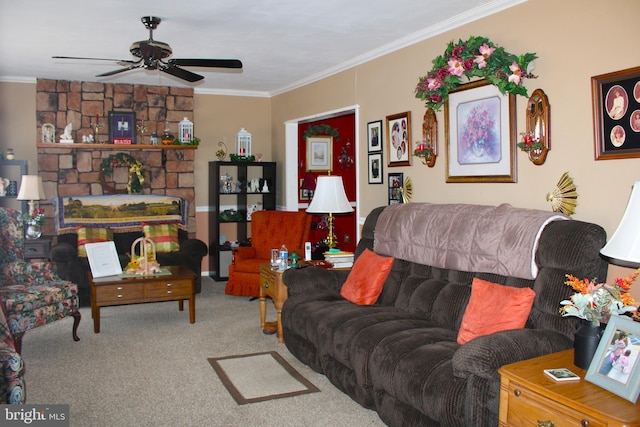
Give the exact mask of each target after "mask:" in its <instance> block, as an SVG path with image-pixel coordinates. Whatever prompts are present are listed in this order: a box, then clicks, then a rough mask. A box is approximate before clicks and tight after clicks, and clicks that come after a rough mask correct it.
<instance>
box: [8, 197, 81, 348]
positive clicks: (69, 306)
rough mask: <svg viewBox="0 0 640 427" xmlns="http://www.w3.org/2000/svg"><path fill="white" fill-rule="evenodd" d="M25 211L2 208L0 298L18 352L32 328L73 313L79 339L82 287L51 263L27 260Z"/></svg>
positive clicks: (76, 336) (76, 338)
mask: <svg viewBox="0 0 640 427" xmlns="http://www.w3.org/2000/svg"><path fill="white" fill-rule="evenodd" d="M20 217H21V213H20V212H19V211H16V210H14V209H8V208H0V300H1V301H2V303H3V305H4V308H5V313H6V317H7V322H8V324H9V329H10V331H11V333H12V334H13V338H14V342H15V348H16V350H17V351H18V353H19V352H20V351H21V347H22V336H23V335H24V333H25V332H26V331H28V330H29V329H32V328H35V327H38V326H43V325H46V324H47V323H51V322H53V321H56V320H58V319H62V318H64V317H66V316H69V315H70V316H73V318H74V321H73V339H74V340H75V341H79V340H80V338H78V334H77V331H78V325H79V324H80V312H79V311H78V287H77V286H76V285H75V284H73V283H72V282H68V281H66V280H62V279H60V278H59V277H58V276H57V275H56V273H55V271H54V265H53V263H51V262H47V261H41V262H25V261H24V259H23V251H24V230H23V227H24V225H23V223H22V220H21V218H20Z"/></svg>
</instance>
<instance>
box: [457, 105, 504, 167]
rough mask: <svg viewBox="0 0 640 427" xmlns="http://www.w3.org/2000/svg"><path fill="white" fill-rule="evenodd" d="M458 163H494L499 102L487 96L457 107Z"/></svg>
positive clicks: (497, 155) (497, 156)
mask: <svg viewBox="0 0 640 427" xmlns="http://www.w3.org/2000/svg"><path fill="white" fill-rule="evenodd" d="M457 117H458V120H457V123H458V126H457V127H458V128H457V136H458V163H459V164H461V165H467V164H481V163H498V162H500V160H501V158H502V153H501V149H500V148H501V147H500V99H499V98H498V97H489V98H484V99H478V100H474V101H470V102H463V103H460V104H459V105H458V106H457Z"/></svg>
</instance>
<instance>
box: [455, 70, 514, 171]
mask: <svg viewBox="0 0 640 427" xmlns="http://www.w3.org/2000/svg"><path fill="white" fill-rule="evenodd" d="M444 120H445V121H444V130H445V145H446V155H447V158H446V160H447V179H446V182H516V181H517V178H516V149H515V147H516V99H515V96H514V95H511V94H507V95H503V94H502V93H500V91H499V90H498V88H497V87H496V86H494V85H490V84H489V83H488V82H487V81H486V80H479V81H476V82H471V83H467V84H464V85H461V86H460V89H458V90H456V91H453V92H451V93H450V94H449V99H448V101H447V102H446V103H445V105H444Z"/></svg>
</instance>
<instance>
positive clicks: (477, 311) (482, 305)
mask: <svg viewBox="0 0 640 427" xmlns="http://www.w3.org/2000/svg"><path fill="white" fill-rule="evenodd" d="M535 296H536V293H535V292H534V291H533V289H529V288H514V287H511V286H504V285H498V284H495V283H491V282H487V281H485V280H482V279H478V278H474V279H473V283H472V284H471V298H470V299H469V305H467V309H466V311H465V312H464V316H462V325H460V331H459V332H458V344H464V343H467V342H469V341H471V340H472V339H474V338H477V337H481V336H483V335H489V334H493V333H494V332H500V331H507V330H509V329H522V328H524V325H525V324H526V323H527V319H528V318H529V313H531V306H532V305H533V299H534V298H535Z"/></svg>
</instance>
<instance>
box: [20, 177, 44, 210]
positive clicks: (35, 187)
mask: <svg viewBox="0 0 640 427" xmlns="http://www.w3.org/2000/svg"><path fill="white" fill-rule="evenodd" d="M17 199H18V200H28V201H29V215H33V211H34V210H35V209H36V208H38V200H44V199H45V194H44V187H43V186H42V178H40V175H22V182H21V183H20V191H18V197H17Z"/></svg>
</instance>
